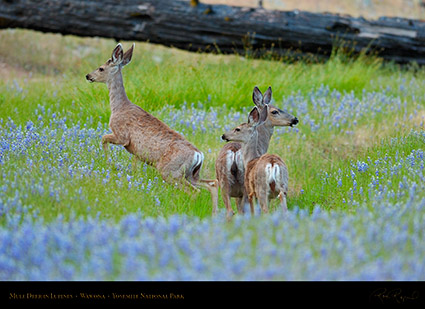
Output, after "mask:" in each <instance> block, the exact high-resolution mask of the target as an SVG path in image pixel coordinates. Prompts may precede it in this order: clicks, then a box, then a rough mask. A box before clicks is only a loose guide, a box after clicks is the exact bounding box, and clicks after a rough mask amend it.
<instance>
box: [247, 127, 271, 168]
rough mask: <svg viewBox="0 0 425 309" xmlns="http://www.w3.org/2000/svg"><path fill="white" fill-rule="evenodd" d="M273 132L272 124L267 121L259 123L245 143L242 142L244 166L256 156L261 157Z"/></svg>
mask: <svg viewBox="0 0 425 309" xmlns="http://www.w3.org/2000/svg"><path fill="white" fill-rule="evenodd" d="M272 134H273V126H272V125H269V124H268V123H267V122H266V123H263V124H261V125H259V126H258V127H257V129H256V130H255V132H254V134H253V135H252V136H251V138H250V140H249V141H248V142H247V143H244V144H242V156H243V162H244V167H245V169H246V167H247V165H248V163H249V162H250V161H252V160H254V159H256V158H259V157H261V156H262V155H263V154H265V153H266V152H267V149H268V148H269V144H270V139H271V137H272Z"/></svg>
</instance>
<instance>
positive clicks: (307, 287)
mask: <svg viewBox="0 0 425 309" xmlns="http://www.w3.org/2000/svg"><path fill="white" fill-rule="evenodd" d="M118 295H119V296H118ZM123 295H126V297H128V298H122V297H121V296H123ZM97 297H99V298H97ZM228 302H232V303H233V302H236V303H237V304H238V306H239V305H245V304H246V305H249V304H252V305H254V306H255V304H254V302H255V303H257V304H258V303H261V304H262V305H263V304H269V303H270V304H281V305H284V304H288V305H289V304H296V305H304V304H305V305H307V304H323V305H330V304H336V305H344V304H345V305H357V304H358V305H362V304H376V305H379V304H383V305H388V304H400V305H401V304H412V305H415V306H417V305H425V282H422V281H408V282H405V281H404V282H400V281H389V282H387V281H372V282H346V281H322V282H305V281H294V282H245V281H244V282H239V281H237V282H235V281H231V282H227V281H225V282H223V281H221V282H209V281H188V282H186V281H184V282H175V281H172V282H168V281H167V282H158V281H154V282H152V281H141V282H122V281H119V282H97V281H96V282H94V281H72V282H57V281H42V282H40V281H36V282H35V281H25V282H23V281H21V282H17V281H3V282H0V304H7V305H8V307H9V306H18V305H25V304H26V305H44V304H55V305H65V304H85V305H90V304H125V305H136V306H141V305H150V306H154V305H164V304H170V305H172V304H174V305H176V304H179V305H183V304H184V305H189V304H192V305H199V304H204V303H205V304H208V305H209V304H211V305H214V304H217V305H223V304H226V303H228Z"/></svg>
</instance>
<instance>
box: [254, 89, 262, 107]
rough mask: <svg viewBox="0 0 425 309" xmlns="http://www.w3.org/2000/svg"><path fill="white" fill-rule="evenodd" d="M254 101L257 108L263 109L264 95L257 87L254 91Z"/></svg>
mask: <svg viewBox="0 0 425 309" xmlns="http://www.w3.org/2000/svg"><path fill="white" fill-rule="evenodd" d="M252 101H254V104H255V105H256V106H258V107H260V108H262V107H263V94H262V93H261V91H260V89H258V87H257V86H255V88H254V91H253V92H252Z"/></svg>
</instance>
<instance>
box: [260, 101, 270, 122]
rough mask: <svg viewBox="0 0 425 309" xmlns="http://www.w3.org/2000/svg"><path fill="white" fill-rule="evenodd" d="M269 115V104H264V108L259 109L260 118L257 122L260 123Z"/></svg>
mask: <svg viewBox="0 0 425 309" xmlns="http://www.w3.org/2000/svg"><path fill="white" fill-rule="evenodd" d="M268 115H269V106H268V105H266V106H264V108H262V109H261V111H260V120H259V124H262V123H263V122H264V121H266V120H267V116H268Z"/></svg>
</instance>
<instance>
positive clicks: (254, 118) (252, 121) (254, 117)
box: [248, 106, 260, 126]
mask: <svg viewBox="0 0 425 309" xmlns="http://www.w3.org/2000/svg"><path fill="white" fill-rule="evenodd" d="M259 123H260V111H259V110H258V108H257V106H254V108H253V109H252V110H251V112H250V113H249V116H248V124H249V125H251V126H257V125H258V124H259Z"/></svg>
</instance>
